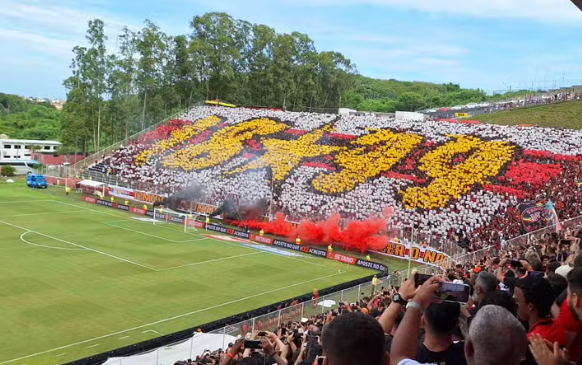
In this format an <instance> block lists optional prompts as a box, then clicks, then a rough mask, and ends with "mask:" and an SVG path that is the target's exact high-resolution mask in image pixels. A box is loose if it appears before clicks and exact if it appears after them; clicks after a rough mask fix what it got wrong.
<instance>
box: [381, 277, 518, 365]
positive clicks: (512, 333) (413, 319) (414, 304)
mask: <svg viewBox="0 0 582 365" xmlns="http://www.w3.org/2000/svg"><path fill="white" fill-rule="evenodd" d="M440 286H441V280H440V279H438V278H434V277H433V278H430V279H429V280H427V281H426V282H425V283H424V284H422V285H421V286H420V287H419V288H418V290H417V291H416V293H415V295H414V297H413V298H412V300H411V301H409V302H408V304H407V305H406V314H405V315H404V319H403V320H402V323H401V324H400V326H399V327H398V330H397V331H396V336H395V337H394V341H393V342H392V348H391V350H392V351H391V354H390V356H391V364H393V365H419V364H420V363H419V362H418V361H416V360H414V359H415V357H416V355H417V350H418V331H419V329H420V325H421V319H422V315H423V313H424V312H425V310H426V309H427V308H428V307H429V306H430V305H431V304H432V303H433V301H434V298H435V297H434V295H435V292H436V291H437V290H439V288H440ZM526 348H527V338H526V332H525V329H524V327H523V325H522V324H521V323H520V322H519V321H518V320H517V319H516V318H515V317H514V316H513V315H512V314H511V313H510V312H509V311H508V310H507V309H505V308H502V307H499V306H496V305H487V306H484V307H483V308H481V309H480V310H479V312H478V313H477V315H476V316H475V318H474V319H473V321H472V323H471V326H470V327H469V336H468V338H467V340H466V343H465V347H464V352H465V357H466V360H467V364H468V365H476V364H480V365H499V364H504V365H518V364H520V363H521V361H522V360H523V358H524V356H525V352H526Z"/></svg>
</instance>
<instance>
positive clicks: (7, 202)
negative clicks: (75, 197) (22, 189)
mask: <svg viewBox="0 0 582 365" xmlns="http://www.w3.org/2000/svg"><path fill="white" fill-rule="evenodd" d="M54 201H56V200H54V199H45V200H10V201H3V202H0V204H11V203H37V202H54Z"/></svg>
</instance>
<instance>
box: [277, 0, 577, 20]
mask: <svg viewBox="0 0 582 365" xmlns="http://www.w3.org/2000/svg"><path fill="white" fill-rule="evenodd" d="M278 2H279V3H283V4H285V5H288V6H311V7H317V6H333V7H338V6H359V7H361V6H365V5H377V6H386V7H392V8H399V9H404V10H413V11H420V12H425V13H431V14H457V15H461V16H470V17H478V18H490V19H495V18H498V19H499V18H523V19H531V20H536V21H541V22H547V23H560V24H564V23H576V24H580V21H581V20H582V13H580V11H579V10H578V9H577V8H576V7H575V6H574V5H573V4H572V3H571V2H570V1H567V0H278Z"/></svg>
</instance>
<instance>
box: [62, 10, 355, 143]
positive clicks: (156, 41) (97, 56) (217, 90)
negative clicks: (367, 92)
mask: <svg viewBox="0 0 582 365" xmlns="http://www.w3.org/2000/svg"><path fill="white" fill-rule="evenodd" d="M190 28H191V33H190V34H188V35H179V36H175V37H172V36H169V35H167V34H166V33H164V32H163V31H162V30H161V29H160V28H159V27H158V26H157V25H156V24H155V23H153V22H152V21H149V20H146V21H145V23H144V27H143V29H141V30H140V31H137V32H134V31H131V30H129V29H127V28H126V29H124V31H123V32H122V34H121V35H120V36H119V39H118V40H117V42H116V43H117V44H118V52H117V53H116V52H112V50H108V49H106V48H105V43H106V40H107V38H106V37H105V35H104V34H105V31H104V24H103V22H102V21H100V20H98V19H97V20H94V21H91V22H89V29H88V31H87V40H88V46H87V47H81V46H77V47H75V48H74V49H73V61H72V64H71V69H72V75H71V77H69V78H68V79H67V80H65V81H64V85H65V87H66V88H67V89H68V90H69V92H68V96H67V104H65V107H64V109H63V118H62V125H61V137H62V138H61V141H62V142H63V143H64V144H65V145H67V146H69V147H73V146H74V147H75V149H77V150H83V151H89V150H97V149H99V148H100V146H101V145H102V144H104V143H114V142H116V141H119V140H121V139H123V138H126V137H128V136H129V135H132V134H134V133H136V132H139V131H141V130H143V129H144V128H147V127H149V126H150V125H152V124H153V123H155V122H158V121H159V120H161V119H163V118H164V117H166V116H168V115H169V114H172V113H175V112H177V111H179V110H182V109H184V108H185V107H188V106H191V105H192V104H194V103H196V102H201V101H202V100H204V99H215V98H218V99H222V100H226V101H228V102H231V103H234V104H237V105H254V106H269V107H279V108H284V109H288V110H311V109H314V108H324V109H328V110H329V111H331V110H334V109H337V108H338V107H339V106H340V105H343V104H344V102H342V101H343V100H345V98H346V96H347V91H348V90H350V89H351V88H352V86H353V84H354V82H355V75H356V68H355V66H354V65H353V64H352V63H351V61H350V60H349V59H347V58H346V57H345V56H344V55H342V54H340V53H337V52H317V50H316V49H315V46H314V44H313V41H312V40H311V39H310V38H309V36H307V35H305V34H301V33H298V32H293V33H290V34H279V33H277V32H275V30H273V29H271V28H269V27H267V26H265V25H258V24H251V23H249V22H246V21H243V20H239V19H234V18H232V17H231V16H229V15H228V14H225V13H207V14H204V15H202V16H196V17H194V18H193V19H192V21H191V23H190Z"/></svg>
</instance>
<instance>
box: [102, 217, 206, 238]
mask: <svg viewBox="0 0 582 365" xmlns="http://www.w3.org/2000/svg"><path fill="white" fill-rule="evenodd" d="M114 222H135V221H133V220H127V219H126V220H118V221H107V222H100V223H101V224H105V225H106V226H110V227H114V228H120V229H124V230H126V231H130V232H134V233H137V234H142V235H144V236H150V237H154V238H157V239H160V240H164V241H168V242H173V243H188V242H196V241H203V240H207V239H209V238H208V237H199V238H195V239H192V240H180V241H178V240H171V239H169V238H165V237H160V236H156V235H155V234H150V233H145V232H140V231H136V230H135V229H131V228H127V227H121V226H118V225H116V224H110V223H114ZM144 223H145V222H144ZM151 225H153V224H151ZM158 227H161V226H158ZM164 228H165V227H164ZM167 229H169V230H171V231H173V232H175V233H182V234H184V233H183V232H181V231H177V230H175V229H171V228H167Z"/></svg>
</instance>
